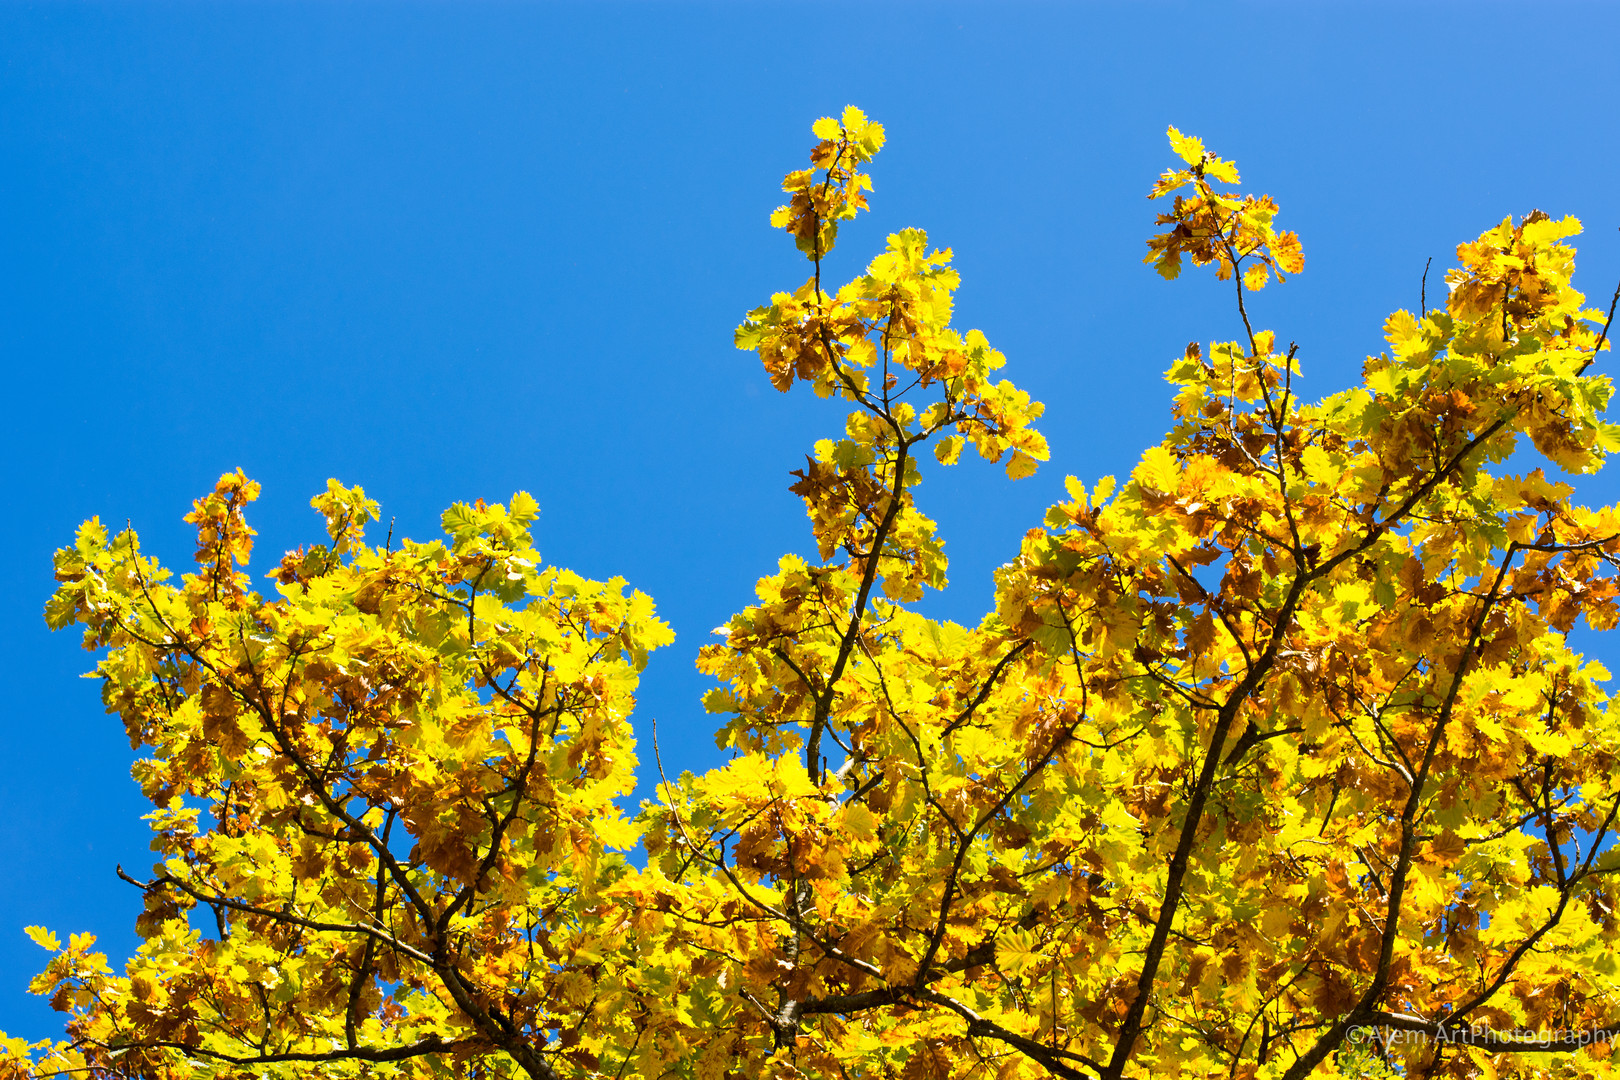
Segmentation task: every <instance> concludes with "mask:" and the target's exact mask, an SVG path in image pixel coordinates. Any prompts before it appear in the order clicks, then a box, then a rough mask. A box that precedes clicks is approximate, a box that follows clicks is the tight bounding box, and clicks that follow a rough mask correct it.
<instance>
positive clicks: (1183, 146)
mask: <svg viewBox="0 0 1620 1080" xmlns="http://www.w3.org/2000/svg"><path fill="white" fill-rule="evenodd" d="M1165 134H1166V135H1168V136H1170V149H1171V150H1174V151H1175V152H1176V154H1177V156H1179V157H1180V158H1181V160H1182V161H1185V162H1186V163H1187V164H1189V165H1197V164H1198V163H1199V162H1201V161H1203V160H1204V140H1202V139H1200V138H1197V137H1196V136H1193V135H1183V134H1182V133H1181V132H1179V131H1177V130H1176V129H1175V127H1174V126H1173V125H1172V126H1171V127H1170V128H1169V129H1168V130H1166V132H1165Z"/></svg>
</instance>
